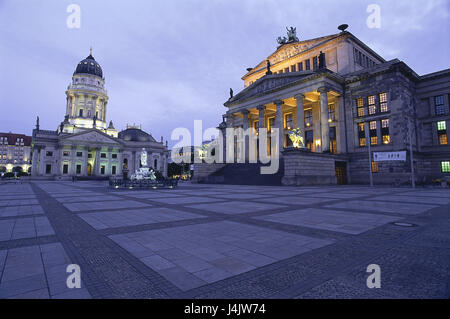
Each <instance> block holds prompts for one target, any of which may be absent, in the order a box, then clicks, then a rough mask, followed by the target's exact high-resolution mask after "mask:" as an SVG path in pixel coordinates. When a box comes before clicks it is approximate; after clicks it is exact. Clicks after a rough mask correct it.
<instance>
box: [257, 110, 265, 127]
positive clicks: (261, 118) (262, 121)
mask: <svg viewBox="0 0 450 319" xmlns="http://www.w3.org/2000/svg"><path fill="white" fill-rule="evenodd" d="M257 109H258V130H259V129H262V128H266V121H265V117H264V111H265V110H266V106H265V105H259V106H257Z"/></svg>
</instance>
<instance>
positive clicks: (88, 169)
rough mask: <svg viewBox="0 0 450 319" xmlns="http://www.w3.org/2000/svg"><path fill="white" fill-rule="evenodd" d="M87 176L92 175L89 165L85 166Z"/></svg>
mask: <svg viewBox="0 0 450 319" xmlns="http://www.w3.org/2000/svg"><path fill="white" fill-rule="evenodd" d="M87 174H88V176H91V175H92V165H91V164H88V166H87Z"/></svg>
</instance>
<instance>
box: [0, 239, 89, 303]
mask: <svg viewBox="0 0 450 319" xmlns="http://www.w3.org/2000/svg"><path fill="white" fill-rule="evenodd" d="M2 256H3V258H2ZM6 256H7V257H6ZM70 263H71V262H70V260H69V258H68V257H67V255H66V253H65V252H64V249H63V247H62V246H61V244H59V243H55V244H47V245H41V246H28V247H23V248H13V249H9V250H0V266H1V270H2V271H1V272H0V275H1V281H0V298H20V299H42V298H50V297H51V298H74V299H84V298H90V294H89V292H88V291H87V289H85V288H80V289H69V288H68V287H67V285H66V280H67V276H68V274H67V272H66V267H67V265H69V264H70ZM82 286H83V285H82Z"/></svg>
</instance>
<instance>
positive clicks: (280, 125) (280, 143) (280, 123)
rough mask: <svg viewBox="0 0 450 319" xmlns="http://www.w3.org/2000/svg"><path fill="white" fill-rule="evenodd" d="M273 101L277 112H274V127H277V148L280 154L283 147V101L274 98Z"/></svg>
mask: <svg viewBox="0 0 450 319" xmlns="http://www.w3.org/2000/svg"><path fill="white" fill-rule="evenodd" d="M273 103H275V105H276V107H277V113H276V117H275V127H277V128H278V133H279V135H278V148H279V151H280V153H279V154H280V155H281V151H282V150H283V148H284V125H283V104H284V102H283V101H282V100H276V101H274V102H273Z"/></svg>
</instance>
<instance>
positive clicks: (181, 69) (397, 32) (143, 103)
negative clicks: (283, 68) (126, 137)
mask: <svg viewBox="0 0 450 319" xmlns="http://www.w3.org/2000/svg"><path fill="white" fill-rule="evenodd" d="M70 4H78V5H79V6H80V8H81V27H80V28H79V29H76V28H74V29H70V28H68V27H67V24H66V20H67V17H68V16H69V15H70V14H69V13H67V12H66V10H67V6H68V5H70ZM370 4H378V5H379V6H380V8H381V28H369V27H368V26H367V24H366V19H367V17H368V16H369V14H370V13H367V12H366V8H367V6H368V5H370ZM449 18H450V1H447V0H429V1H418V0H417V1H415V0H414V1H412V0H405V1H403V0H402V1H399V0H396V1H392V0H391V1H376V0H371V1H360V0H345V1H342V0H340V1H325V0H323V1H322V0H316V1H306V0H295V1H268V0H220V1H219V0H165V1H144V0H141V1H137V0H127V1H111V0H109V1H106V0H105V1H100V0H95V1H94V0H77V1H76V0H71V1H65V0H27V1H25V0H0V29H1V37H0V74H1V77H0V107H1V117H0V132H9V131H12V132H16V133H24V134H27V135H31V132H32V129H33V128H34V124H35V120H36V116H37V115H39V117H40V124H41V128H42V129H50V130H55V129H56V127H57V126H58V124H59V123H60V122H61V121H62V120H63V118H64V114H65V104H66V97H65V90H66V89H67V86H68V85H69V83H70V81H71V77H72V74H73V72H74V70H75V67H76V66H77V64H78V62H79V61H81V60H82V59H84V58H85V57H86V56H88V55H89V47H90V46H92V47H93V56H94V57H95V59H96V60H97V61H98V62H99V64H100V65H101V66H102V68H103V74H104V76H105V79H106V88H107V90H108V95H109V104H108V112H107V119H108V121H109V120H113V122H114V125H115V127H116V129H118V130H122V129H124V128H125V126H126V124H127V123H130V124H132V123H136V124H141V125H142V129H143V130H145V131H147V132H150V133H151V134H152V135H153V136H154V137H155V138H156V139H157V140H159V139H160V137H161V136H164V139H165V140H166V139H170V134H171V131H172V130H173V129H174V128H176V127H187V128H189V129H191V128H192V126H193V121H194V120H196V119H198V120H203V127H204V129H206V128H207V127H215V126H217V125H218V124H219V123H220V122H221V120H222V117H221V115H222V114H224V113H225V111H226V109H225V107H224V106H223V103H224V102H225V101H226V100H227V99H228V97H229V88H230V87H231V88H233V90H234V92H235V93H238V92H239V91H240V90H241V89H242V88H243V81H242V80H241V77H242V76H243V75H244V74H245V72H246V71H245V69H246V68H248V67H254V66H255V65H256V64H258V63H259V62H260V61H262V60H264V59H265V58H266V57H267V56H268V55H270V54H271V53H272V52H273V51H275V49H276V46H277V43H276V38H277V37H278V36H285V35H286V29H285V27H286V26H295V27H297V36H298V37H299V38H300V40H306V39H310V38H314V37H320V36H325V35H329V34H334V33H337V32H339V31H338V30H337V26H338V25H340V24H342V23H347V24H349V28H348V31H350V32H352V33H353V34H354V35H355V36H357V37H358V38H359V39H360V40H362V41H363V42H364V43H366V44H367V45H368V46H370V47H371V48H373V49H374V50H375V51H376V52H377V53H379V54H380V55H381V56H382V57H383V58H385V59H386V60H390V59H393V58H398V59H399V60H402V61H404V62H405V63H406V64H408V65H409V66H410V67H411V68H412V69H413V70H415V71H416V72H417V73H418V74H419V75H423V74H426V73H431V72H435V71H439V70H442V69H447V68H449V67H450V63H449V48H450V43H449V39H450V34H449V30H450V23H449ZM174 143H175V141H174V142H171V141H169V146H170V145H173V144H174Z"/></svg>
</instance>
